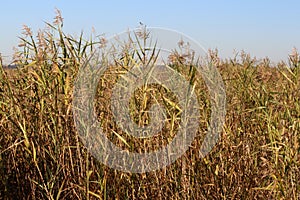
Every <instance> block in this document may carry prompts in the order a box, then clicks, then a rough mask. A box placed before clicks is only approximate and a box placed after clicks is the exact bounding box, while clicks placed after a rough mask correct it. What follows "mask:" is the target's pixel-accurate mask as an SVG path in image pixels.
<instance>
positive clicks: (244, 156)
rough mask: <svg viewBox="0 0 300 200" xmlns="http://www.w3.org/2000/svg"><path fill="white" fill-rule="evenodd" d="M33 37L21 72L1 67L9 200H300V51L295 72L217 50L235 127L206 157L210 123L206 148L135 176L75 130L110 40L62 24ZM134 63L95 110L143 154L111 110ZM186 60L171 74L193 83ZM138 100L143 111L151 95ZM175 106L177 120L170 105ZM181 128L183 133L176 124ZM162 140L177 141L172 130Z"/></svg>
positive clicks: (3, 163) (106, 81)
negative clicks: (79, 94) (98, 155)
mask: <svg viewBox="0 0 300 200" xmlns="http://www.w3.org/2000/svg"><path fill="white" fill-rule="evenodd" d="M24 31H25V32H24V33H23V34H24V35H23V36H22V37H21V38H20V39H21V44H20V46H19V49H18V51H17V52H16V56H15V64H17V66H19V67H18V68H17V69H15V70H5V69H3V66H2V64H1V65H0V133H1V134H0V199H1V198H3V199H97V198H99V199H299V198H300V182H299V180H300V101H299V98H300V57H299V55H298V53H297V52H294V53H293V55H290V56H289V63H287V64H285V63H283V62H282V63H279V64H276V65H272V64H271V63H270V61H269V60H268V59H267V58H266V59H262V60H257V59H255V58H252V57H250V56H249V55H248V54H246V53H244V52H242V53H239V54H237V56H236V57H235V58H233V59H228V60H220V59H219V58H218V55H217V51H210V52H209V57H208V58H207V59H208V60H210V61H211V62H214V64H215V65H217V67H218V70H219V71H220V74H221V75H222V77H223V80H224V83H225V87H226V95H227V115H226V122H225V125H224V128H223V131H222V133H221V137H220V139H219V141H218V143H217V145H216V146H215V147H214V148H213V150H212V151H211V152H210V154H208V155H207V156H206V157H204V158H200V156H199V154H198V151H199V147H200V145H201V133H203V131H204V130H206V128H207V124H206V123H201V127H200V128H199V137H197V138H198V139H197V140H195V141H194V143H193V145H192V146H191V147H190V149H189V150H188V151H187V152H186V153H185V154H184V155H183V156H182V157H181V158H180V159H178V160H177V161H176V162H175V163H173V164H172V165H170V166H167V167H166V168H163V169H161V170H158V171H154V172H148V173H144V174H133V173H124V172H120V171H117V170H114V169H110V168H108V167H107V166H105V165H103V164H101V163H100V162H98V161H97V160H96V159H95V158H94V157H93V156H92V155H91V154H90V153H89V151H88V150H87V149H86V148H85V146H84V145H83V144H82V142H81V140H80V137H79V136H78V133H77V132H76V130H75V128H74V119H73V116H72V87H73V83H74V79H75V77H76V74H77V72H78V69H79V68H80V66H81V63H82V61H83V60H84V59H87V58H88V56H89V52H91V51H92V50H93V49H94V48H96V47H97V46H101V45H103V44H104V42H105V40H104V39H103V38H94V39H91V40H84V39H83V35H81V36H80V37H79V38H74V37H72V36H69V35H66V34H65V33H64V32H63V30H62V19H61V17H60V15H58V16H57V17H56V22H55V23H54V24H47V29H45V30H43V31H40V32H38V34H37V37H36V36H35V35H33V33H32V32H31V30H30V29H29V28H28V27H26V26H25V27H24ZM125 55H126V56H127V57H125V58H127V59H124V58H123V59H122V60H120V62H116V65H115V66H111V68H109V69H108V70H107V71H106V72H105V74H104V75H103V76H102V77H101V81H100V82H99V85H98V90H99V91H98V95H97V104H96V108H97V112H98V115H99V120H101V121H102V123H103V126H104V127H105V128H104V130H106V132H107V135H108V137H110V139H111V140H113V141H114V142H115V143H116V144H119V145H120V146H122V147H123V148H126V146H127V145H128V144H129V146H131V145H133V146H134V148H136V149H133V150H138V148H142V147H135V146H139V145H142V144H145V142H146V143H147V142H149V141H139V140H134V139H132V138H129V137H126V136H125V135H124V134H123V133H122V132H120V131H119V130H118V127H117V126H116V124H115V123H114V122H113V121H112V117H111V111H110V107H109V105H108V103H107V102H108V101H107V98H108V97H109V96H110V93H111V88H112V86H113V85H114V83H115V82H116V80H117V78H118V77H119V76H120V74H122V73H123V72H124V69H125V72H126V69H128V67H129V66H130V62H129V61H130V59H137V60H139V57H134V56H133V55H130V54H129V53H128V52H127V54H125ZM175 56H176V55H175ZM177 58H178V59H177V61H178V62H174V63H173V65H172V66H173V67H174V68H175V69H176V70H178V71H179V72H180V73H182V74H184V75H185V76H186V78H187V79H191V78H192V77H191V76H190V75H191V74H190V73H189V70H186V69H187V67H186V66H185V63H184V62H181V60H180V59H181V58H180V56H178V57H177ZM194 75H196V76H193V78H195V77H196V78H195V79H196V80H195V81H194V84H196V90H197V91H198V92H199V93H198V94H200V95H199V96H198V98H199V99H200V101H201V102H202V104H203V105H202V106H200V107H201V108H200V109H201V115H202V116H201V118H202V119H203V121H204V122H206V121H207V119H208V118H209V110H210V106H209V99H208V97H207V95H206V93H205V91H206V87H205V84H203V81H202V80H201V76H198V75H197V73H196V74H194ZM153 87H154V88H155V90H156V92H162V93H164V92H163V91H161V90H162V89H161V88H159V87H157V86H153ZM135 95H136V97H135V98H136V100H137V101H136V102H137V103H136V104H137V105H135V109H138V108H140V107H141V105H139V103H138V102H139V101H138V100H140V99H141V97H142V96H143V91H142V90H141V91H137V92H136V93H135ZM147 95H149V93H148V94H147ZM164 95H168V94H167V93H165V94H164ZM169 95H171V94H169ZM161 99H163V98H161ZM174 101H176V99H174ZM166 107H167V108H168V109H169V110H171V111H172V112H175V113H176V109H175V110H174V109H173V108H172V105H171V104H170V103H168V104H166ZM172 109H173V110H172ZM134 112H135V113H136V115H138V112H137V111H136V110H135V111H134ZM170 116H171V115H170ZM170 123H171V122H170ZM173 123H174V124H175V127H176V120H175V121H174V120H173ZM116 132H117V133H118V135H117V136H118V137H116V135H114V133H116ZM162 135H163V136H164V138H165V137H168V127H167V128H166V130H165V132H164V133H162ZM169 137H171V136H169ZM124 141H125V142H124ZM150 142H151V141H150ZM124 143H125V144H126V145H124Z"/></svg>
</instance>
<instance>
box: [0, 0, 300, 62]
mask: <svg viewBox="0 0 300 200" xmlns="http://www.w3.org/2000/svg"><path fill="white" fill-rule="evenodd" d="M55 8H58V9H59V10H61V12H62V15H63V18H64V30H65V32H67V33H70V34H75V35H79V34H80V32H81V31H82V30H83V31H84V32H86V33H89V32H90V31H91V30H92V27H94V28H95V30H96V31H97V33H98V34H102V33H104V34H105V35H106V36H110V35H113V34H116V33H119V32H121V31H124V30H126V29H128V28H136V27H137V26H138V25H139V22H143V23H144V24H146V25H147V26H152V27H165V28H170V29H174V30H178V31H180V32H182V33H185V34H187V35H189V36H191V37H192V38H194V39H195V40H196V41H198V42H199V43H200V44H201V45H202V46H203V47H205V48H206V49H207V48H218V49H219V52H220V55H221V57H222V58H228V57H232V55H233V51H234V50H237V51H240V50H245V51H246V52H248V53H250V54H251V55H252V56H257V57H258V58H261V57H265V56H268V57H270V58H271V60H273V61H279V60H284V61H286V59H287V56H288V54H289V53H291V51H292V48H293V47H296V48H298V50H300V1H299V0H251V1H250V0H248V1H246V0H245V1H242V0H239V1H238V0H235V1H234V0H205V1H204V0H203V1H202V0H193V1H192V0H190V1H188V0H186V1H175V0H172V1H169V0H159V1H158V0H152V1H141V0H140V1H133V0H127V1H121V0H120V1H114V0H110V1H100V0H95V1H89V0H86V1H75V0H74V1H67V0H64V1H59V0H43V1H41V0H40V1H32V0H27V1H21V0H20V1H16V0H10V1H2V2H1V4H0V19H1V34H0V52H1V53H2V55H3V56H10V55H11V54H12V53H13V51H12V48H13V46H17V44H18V41H19V40H18V36H20V35H21V32H22V25H23V24H26V25H28V26H29V27H31V28H32V29H33V30H38V29H39V28H43V27H44V26H45V25H44V21H47V22H52V21H53V18H54V16H55Z"/></svg>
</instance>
